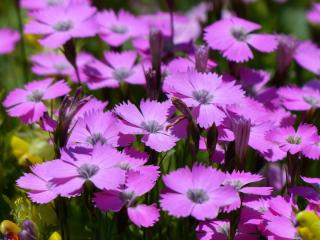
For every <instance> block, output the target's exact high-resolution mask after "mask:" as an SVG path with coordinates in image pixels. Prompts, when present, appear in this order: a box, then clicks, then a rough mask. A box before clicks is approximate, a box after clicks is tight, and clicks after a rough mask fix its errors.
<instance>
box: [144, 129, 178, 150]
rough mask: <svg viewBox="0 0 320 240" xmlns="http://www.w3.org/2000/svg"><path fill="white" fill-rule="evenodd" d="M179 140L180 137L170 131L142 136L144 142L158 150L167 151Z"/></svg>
mask: <svg viewBox="0 0 320 240" xmlns="http://www.w3.org/2000/svg"><path fill="white" fill-rule="evenodd" d="M177 140H178V139H177V138H176V137H174V136H171V135H170V134H169V133H168V134H165V133H153V134H149V135H145V136H144V137H143V138H142V142H144V143H145V144H146V145H147V146H149V147H151V148H152V149H154V150H156V151H157V152H165V151H168V150H170V149H171V148H173V147H174V146H175V145H176V141H177Z"/></svg>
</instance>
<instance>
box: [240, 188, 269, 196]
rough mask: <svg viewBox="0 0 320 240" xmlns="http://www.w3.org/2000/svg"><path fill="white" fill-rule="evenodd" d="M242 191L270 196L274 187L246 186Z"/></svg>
mask: <svg viewBox="0 0 320 240" xmlns="http://www.w3.org/2000/svg"><path fill="white" fill-rule="evenodd" d="M240 192H242V193H245V194H253V195H261V196H269V195H270V194H271V192H272V187H244V188H242V189H241V190H240Z"/></svg>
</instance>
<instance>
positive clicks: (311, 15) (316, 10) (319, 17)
mask: <svg viewBox="0 0 320 240" xmlns="http://www.w3.org/2000/svg"><path fill="white" fill-rule="evenodd" d="M307 19H308V21H309V22H310V23H312V24H316V25H318V24H320V4H319V3H314V4H313V6H312V8H311V10H310V11H308V13H307Z"/></svg>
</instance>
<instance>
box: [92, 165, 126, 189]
mask: <svg viewBox="0 0 320 240" xmlns="http://www.w3.org/2000/svg"><path fill="white" fill-rule="evenodd" d="M106 176H108V177H107V178H106ZM90 180H91V181H92V182H93V184H94V185H95V186H96V187H97V188H99V189H106V190H109V189H117V188H118V187H119V185H120V184H123V183H124V180H125V172H124V171H123V170H122V169H120V168H116V167H114V168H109V169H100V170H99V172H98V174H96V175H94V176H93V177H91V178H90Z"/></svg>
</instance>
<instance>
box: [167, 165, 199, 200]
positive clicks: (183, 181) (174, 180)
mask: <svg viewBox="0 0 320 240" xmlns="http://www.w3.org/2000/svg"><path fill="white" fill-rule="evenodd" d="M162 180H163V182H164V184H165V185H166V186H167V187H168V188H169V189H171V190H173V191H176V192H179V193H182V194H183V193H186V192H187V191H188V190H189V188H190V186H192V185H193V182H192V174H191V171H190V169H189V168H188V167H185V168H179V169H177V170H175V171H173V172H171V173H170V174H168V175H165V176H163V177H162Z"/></svg>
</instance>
